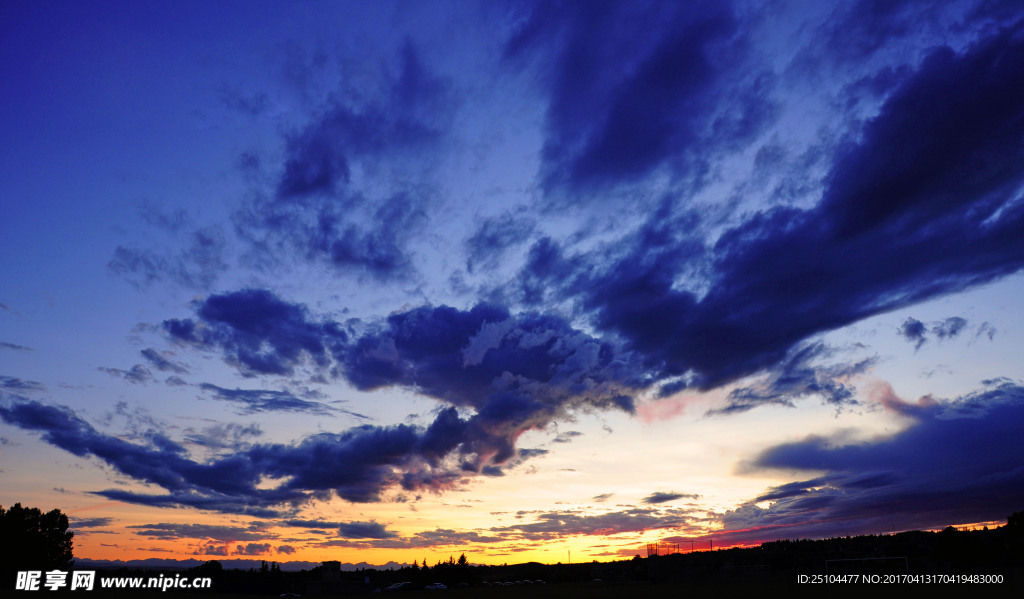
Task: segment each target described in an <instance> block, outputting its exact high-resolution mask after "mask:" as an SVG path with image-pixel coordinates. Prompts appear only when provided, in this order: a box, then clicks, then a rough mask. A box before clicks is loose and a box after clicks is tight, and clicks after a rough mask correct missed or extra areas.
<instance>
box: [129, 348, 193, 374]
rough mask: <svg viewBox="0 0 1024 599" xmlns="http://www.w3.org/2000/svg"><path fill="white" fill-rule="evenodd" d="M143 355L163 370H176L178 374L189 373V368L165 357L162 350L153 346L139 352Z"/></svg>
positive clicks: (154, 365)
mask: <svg viewBox="0 0 1024 599" xmlns="http://www.w3.org/2000/svg"><path fill="white" fill-rule="evenodd" d="M139 353H140V354H142V357H143V358H145V359H146V360H148V361H149V363H150V364H151V365H152V366H153V367H154V368H156V369H157V370H159V371H161V372H174V373H177V374H188V369H187V368H185V367H184V366H182V365H180V364H175V363H174V362H171V361H170V360H168V359H167V358H165V357H163V356H162V355H161V354H160V352H158V351H156V350H155V349H153V348H152V347H148V348H146V349H144V350H142V351H140V352H139Z"/></svg>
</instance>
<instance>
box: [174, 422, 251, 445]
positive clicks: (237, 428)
mask: <svg viewBox="0 0 1024 599" xmlns="http://www.w3.org/2000/svg"><path fill="white" fill-rule="evenodd" d="M262 434H263V431H262V429H260V427H259V425H257V424H248V425H243V424H237V423H233V422H230V423H226V424H219V423H218V424H212V425H210V426H207V427H205V428H203V429H202V430H199V431H196V430H194V429H187V430H186V434H185V442H186V443H193V444H195V445H200V446H202V447H207V448H210V449H238V448H239V447H244V446H245V445H246V444H247V443H248V442H249V441H250V440H251V439H254V438H256V437H259V436H260V435H262Z"/></svg>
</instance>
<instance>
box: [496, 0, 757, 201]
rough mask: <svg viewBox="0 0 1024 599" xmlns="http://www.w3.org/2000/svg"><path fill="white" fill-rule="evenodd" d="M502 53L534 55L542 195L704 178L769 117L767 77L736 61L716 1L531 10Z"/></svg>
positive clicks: (737, 50) (738, 38)
mask: <svg viewBox="0 0 1024 599" xmlns="http://www.w3.org/2000/svg"><path fill="white" fill-rule="evenodd" d="M506 53H507V56H508V57H509V58H511V59H516V60H518V59H521V58H527V57H532V56H533V54H534V53H540V55H541V56H543V59H542V60H540V61H538V62H539V64H540V65H541V69H542V71H543V76H542V81H543V82H544V85H545V86H546V90H545V91H546V93H548V94H549V95H550V99H549V101H548V110H547V131H546V133H547V137H546V139H545V142H544V148H543V154H542V157H543V167H542V168H543V170H542V173H543V175H542V176H543V178H544V185H545V188H546V189H547V190H548V191H549V192H551V191H554V190H557V189H559V188H563V187H567V188H568V189H570V190H578V191H594V190H595V189H597V188H601V187H606V186H609V185H615V184H618V183H629V182H633V181H636V180H638V179H639V178H640V177H643V176H645V175H648V174H651V173H652V172H654V171H655V170H656V169H658V168H659V167H666V169H665V170H666V172H667V173H670V174H671V175H672V176H673V177H675V178H678V179H682V180H687V181H690V182H695V181H701V180H702V179H704V178H705V177H706V175H707V172H708V171H709V169H710V163H711V161H712V160H713V159H714V157H715V156H717V155H718V154H720V153H721V152H722V151H723V150H725V149H732V148H735V147H736V146H738V145H741V144H743V143H746V142H748V141H750V140H751V139H752V138H753V136H754V135H755V134H756V133H758V132H759V131H760V130H761V129H762V127H763V126H764V125H765V124H766V123H767V122H768V121H770V119H771V116H772V114H773V108H772V106H773V104H772V100H771V97H770V87H771V84H770V83H769V81H770V80H769V78H768V77H767V76H765V75H762V74H761V73H759V72H757V71H756V70H753V69H752V68H751V67H748V66H746V65H745V58H746V56H747V54H748V48H747V46H746V43H745V40H744V37H743V36H742V35H741V34H740V27H739V21H738V19H737V17H736V16H735V15H734V14H733V13H732V10H731V8H730V7H729V6H728V5H727V4H723V3H702V4H697V5H694V4H687V5H685V6H684V5H676V4H665V3H656V2H655V3H636V4H633V3H631V4H628V5H627V4H621V3H612V2H587V3H568V4H556V3H542V4H535V5H531V8H530V12H529V14H528V16H527V17H526V18H525V19H523V20H522V25H521V27H520V28H519V29H518V30H517V31H516V32H515V34H514V35H513V36H512V37H511V39H510V40H509V42H508V44H507V47H506ZM741 73H742V75H740V74H741Z"/></svg>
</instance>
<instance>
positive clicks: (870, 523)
mask: <svg viewBox="0 0 1024 599" xmlns="http://www.w3.org/2000/svg"><path fill="white" fill-rule="evenodd" d="M994 383H996V384H995V385H994V386H992V387H990V388H988V389H985V390H983V391H979V392H976V393H972V394H970V395H966V396H964V397H961V398H958V399H957V400H955V401H952V402H948V403H942V404H940V403H937V402H934V401H929V402H925V403H923V404H922V403H920V402H919V404H918V406H917V407H918V409H915V410H912V411H907V412H905V413H904V414H905V415H907V416H911V417H912V418H914V422H913V423H912V424H911V425H910V426H909V427H908V428H907V429H905V430H903V431H901V432H899V433H897V434H895V435H893V436H892V437H889V438H886V439H880V440H872V441H865V442H857V443H851V442H849V441H843V440H842V439H830V438H827V437H821V436H810V437H807V438H806V439H804V440H803V441H798V442H795V443H789V444H785V445H779V446H776V447H772V448H769V449H767V450H765V451H764V452H763V453H762V454H761V455H759V456H758V457H757V459H756V460H755V462H754V464H753V467H755V468H759V469H769V468H770V469H781V470H786V471H792V470H798V471H805V472H824V474H822V475H820V476H817V477H815V478H812V479H810V480H804V481H799V482H794V483H789V484H786V485H782V486H779V487H774V488H772V489H769V490H768V491H767V492H765V493H764V494H762V495H761V496H760V497H758V498H756V499H755V500H753V501H751V502H749V503H746V504H744V505H742V506H740V507H739V508H737V509H736V510H732V511H729V512H726V513H724V514H722V515H721V516H720V521H721V523H722V524H723V525H724V526H725V532H723V535H724V536H725V537H727V538H728V539H729V540H733V541H740V540H767V539H775V538H799V537H805V536H815V537H826V536H833V535H840V534H850V533H868V532H884V531H891V530H892V528H893V527H896V528H897V529H899V530H914V529H931V528H939V527H943V526H947V525H949V524H953V523H964V522H979V521H989V520H1003V519H1005V518H1006V516H1007V515H1008V514H1010V513H1013V512H1014V511H1017V510H1019V509H1020V505H1021V500H1022V499H1024V472H1022V470H1021V467H1020V460H1019V459H1018V456H1020V455H1024V435H1021V430H1020V428H1021V427H1020V423H1021V422H1022V421H1024V387H1021V386H1019V385H1016V384H1014V383H1010V382H1001V381H994ZM900 402H901V403H902V404H903V405H907V406H910V405H913V404H909V403H908V402H902V400H900ZM765 501H767V502H771V503H770V505H769V506H768V507H759V506H758V505H756V504H757V503H759V502H765Z"/></svg>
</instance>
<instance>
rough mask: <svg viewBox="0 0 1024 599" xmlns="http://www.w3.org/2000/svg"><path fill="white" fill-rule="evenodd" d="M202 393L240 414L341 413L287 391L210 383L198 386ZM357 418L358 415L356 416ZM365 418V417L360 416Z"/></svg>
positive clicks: (320, 414) (327, 414)
mask: <svg viewBox="0 0 1024 599" xmlns="http://www.w3.org/2000/svg"><path fill="white" fill-rule="evenodd" d="M199 387H200V388H201V389H203V390H204V391H208V392H210V393H211V394H212V395H213V397H214V398H216V399H220V400H224V401H229V402H232V403H236V404H238V405H239V406H240V412H239V413H241V414H257V413H259V412H299V413H305V414H316V415H319V416H331V415H334V414H338V413H341V412H342V410H339V409H338V408H335V407H332V406H329V405H326V404H322V403H320V402H316V401H309V400H306V399H300V398H299V397H296V396H295V395H294V394H292V393H290V392H288V391H272V390H268V389H225V388H223V387H218V386H216V385H211V384H210V383H202V384H201V385H199ZM357 416H358V415H357ZM360 417H361V418H365V416H360Z"/></svg>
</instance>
